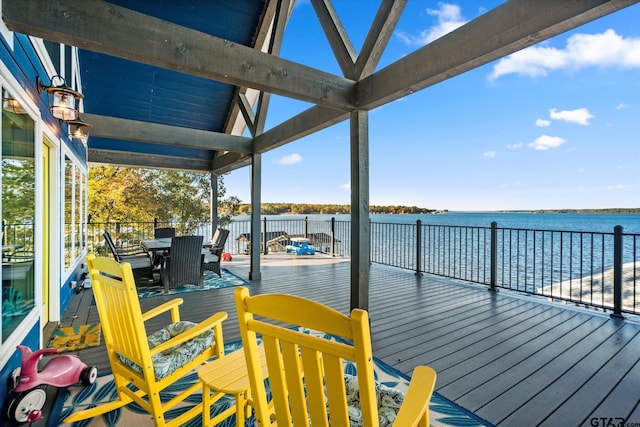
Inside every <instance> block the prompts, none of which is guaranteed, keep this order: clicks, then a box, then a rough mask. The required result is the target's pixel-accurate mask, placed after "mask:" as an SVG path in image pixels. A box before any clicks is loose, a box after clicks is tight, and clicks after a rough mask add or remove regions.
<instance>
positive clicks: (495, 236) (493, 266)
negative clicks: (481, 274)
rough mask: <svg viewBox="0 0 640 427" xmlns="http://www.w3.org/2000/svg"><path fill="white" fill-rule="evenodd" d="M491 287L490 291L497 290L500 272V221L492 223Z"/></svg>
mask: <svg viewBox="0 0 640 427" xmlns="http://www.w3.org/2000/svg"><path fill="white" fill-rule="evenodd" d="M485 247H486V246H485ZM490 261H491V279H490V280H491V287H490V288H489V290H490V291H493V292H497V290H498V289H497V288H496V282H497V274H498V223H497V222H495V221H493V222H492V223H491V260H490ZM485 271H486V270H485Z"/></svg>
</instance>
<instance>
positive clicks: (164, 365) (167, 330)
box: [118, 321, 213, 381]
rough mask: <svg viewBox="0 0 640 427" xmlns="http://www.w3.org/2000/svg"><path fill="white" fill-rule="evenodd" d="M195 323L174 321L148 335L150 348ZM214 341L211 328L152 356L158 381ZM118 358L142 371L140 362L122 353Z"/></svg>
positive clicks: (137, 370) (135, 369) (134, 368)
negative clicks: (133, 360)
mask: <svg viewBox="0 0 640 427" xmlns="http://www.w3.org/2000/svg"><path fill="white" fill-rule="evenodd" d="M195 325H196V324H195V323H193V322H187V321H180V322H177V323H172V324H170V325H168V326H166V327H164V328H162V329H160V330H159V331H157V332H154V333H153V334H151V335H149V336H148V337H147V341H148V342H149V348H154V347H156V346H157V345H159V344H162V343H163V342H165V341H168V340H169V339H171V338H173V337H175V336H177V335H180V334H181V333H183V332H184V331H186V330H187V329H189V328H192V327H194V326H195ZM212 343H213V330H212V329H209V330H207V331H205V332H203V333H202V334H200V335H198V336H197V337H195V338H193V339H192V340H189V341H187V342H185V343H183V344H181V345H178V346H175V347H172V348H170V349H168V350H166V351H164V352H162V353H158V354H156V355H153V356H151V361H152V362H153V370H154V372H155V374H156V381H160V380H161V379H163V378H164V377H166V376H167V375H170V374H171V373H172V372H174V371H175V370H176V369H178V368H179V367H181V366H183V365H184V364H186V363H187V362H190V361H191V360H193V358H194V357H196V356H197V355H199V354H200V353H202V352H203V351H204V350H205V349H206V348H207V347H210V346H211V344H212ZM118 358H119V359H120V361H121V362H122V363H124V364H126V365H127V366H129V367H131V368H132V369H133V370H134V371H136V372H140V373H142V368H141V367H140V366H139V365H138V364H136V363H134V362H132V361H131V360H128V359H127V358H126V357H124V356H122V355H120V354H118Z"/></svg>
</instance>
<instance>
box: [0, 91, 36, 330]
mask: <svg viewBox="0 0 640 427" xmlns="http://www.w3.org/2000/svg"><path fill="white" fill-rule="evenodd" d="M3 93H4V97H6V98H11V96H10V94H9V93H8V92H3ZM11 99H12V98H11ZM3 101H4V100H3ZM3 105H4V102H3ZM1 156H2V166H1V167H2V226H3V229H2V337H1V339H2V341H4V340H5V339H6V338H7V337H8V336H9V335H10V334H11V333H12V332H13V331H14V330H15V329H16V328H17V326H18V325H19V324H20V323H21V322H22V320H23V319H24V318H25V317H26V316H27V314H28V313H29V312H30V311H31V310H32V309H33V308H34V298H35V288H34V275H35V266H34V249H35V248H34V232H35V229H34V227H35V204H36V192H35V189H36V182H35V176H36V174H35V172H36V162H35V122H34V121H33V119H32V118H31V117H29V115H27V114H24V111H23V110H20V109H15V108H14V109H9V108H6V107H5V108H3V109H2V153H1Z"/></svg>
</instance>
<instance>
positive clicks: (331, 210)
mask: <svg viewBox="0 0 640 427" xmlns="http://www.w3.org/2000/svg"><path fill="white" fill-rule="evenodd" d="M260 206H261V207H260V210H261V214H262V215H282V214H298V215H306V214H309V215H311V214H323V215H332V214H349V213H351V205H334V204H317V203H262V204H261V205H260ZM435 211H436V210H435V209H427V208H419V207H417V206H401V205H392V206H377V205H372V206H370V207H369V212H370V213H373V214H428V213H433V212H435ZM237 212H238V215H249V214H250V213H251V205H250V204H248V203H241V204H239V205H238V210H237Z"/></svg>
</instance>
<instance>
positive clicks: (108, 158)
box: [87, 148, 211, 172]
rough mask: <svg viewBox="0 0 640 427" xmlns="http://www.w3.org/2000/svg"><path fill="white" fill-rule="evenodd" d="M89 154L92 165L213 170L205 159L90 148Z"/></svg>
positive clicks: (196, 170)
mask: <svg viewBox="0 0 640 427" xmlns="http://www.w3.org/2000/svg"><path fill="white" fill-rule="evenodd" d="M87 151H88V153H87V156H88V160H89V162H90V163H100V164H106V165H120V166H126V167H138V168H148V169H175V170H187V171H194V172H205V171H210V170H211V162H210V161H208V160H203V159H185V158H183V157H173V156H163V155H157V154H145V153H131V152H126V153H125V152H123V151H112V150H105V149H96V148H89V149H88V150H87Z"/></svg>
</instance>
